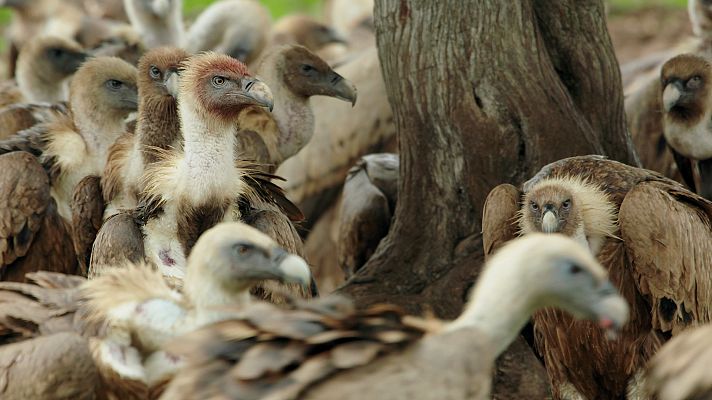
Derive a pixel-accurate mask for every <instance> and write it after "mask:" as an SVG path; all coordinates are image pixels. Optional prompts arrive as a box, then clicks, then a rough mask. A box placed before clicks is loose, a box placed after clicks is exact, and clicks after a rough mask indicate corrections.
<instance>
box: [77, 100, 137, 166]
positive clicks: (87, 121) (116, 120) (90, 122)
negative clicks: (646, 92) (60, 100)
mask: <svg viewBox="0 0 712 400" xmlns="http://www.w3.org/2000/svg"><path fill="white" fill-rule="evenodd" d="M72 114H73V116H74V123H75V124H76V125H77V128H78V129H79V134H80V135H81V136H82V139H84V143H86V146H87V151H88V153H89V154H92V155H93V156H94V157H96V158H97V160H98V161H99V162H100V164H101V165H103V164H104V163H106V157H107V154H108V152H109V147H110V146H111V145H112V144H114V142H115V141H116V139H118V138H119V136H121V134H122V133H123V132H124V131H125V129H126V125H125V119H126V117H127V115H128V112H126V111H124V110H116V109H113V108H110V107H102V106H101V105H99V102H97V101H96V100H92V99H91V98H84V99H82V100H81V101H74V102H72ZM102 168H103V167H102Z"/></svg>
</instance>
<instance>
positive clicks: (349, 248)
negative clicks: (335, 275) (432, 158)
mask: <svg viewBox="0 0 712 400" xmlns="http://www.w3.org/2000/svg"><path fill="white" fill-rule="evenodd" d="M398 165H399V160H398V156H397V155H395V154H390V153H382V154H370V155H368V156H365V157H363V158H361V160H359V162H358V163H356V165H355V166H354V167H353V168H351V170H350V171H349V175H348V176H347V177H346V183H344V189H343V191H342V194H341V204H340V208H339V218H340V220H339V238H338V241H337V243H338V264H339V266H340V267H341V270H342V271H343V272H344V275H345V276H346V278H347V279H348V278H350V277H351V276H352V275H353V274H355V273H356V271H358V269H359V268H361V267H362V266H363V265H364V264H365V263H366V261H368V259H369V258H371V256H372V255H373V253H374V252H375V251H376V247H378V244H379V243H380V242H381V239H382V238H383V237H385V236H386V234H387V233H388V229H389V228H390V226H391V217H392V216H393V212H394V211H395V206H396V201H397V199H398ZM330 267H331V268H333V267H334V266H333V265H332V266H330Z"/></svg>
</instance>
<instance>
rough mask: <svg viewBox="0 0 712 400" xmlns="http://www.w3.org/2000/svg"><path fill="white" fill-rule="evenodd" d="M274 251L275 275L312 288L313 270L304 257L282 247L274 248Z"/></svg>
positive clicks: (283, 280)
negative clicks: (288, 251)
mask: <svg viewBox="0 0 712 400" xmlns="http://www.w3.org/2000/svg"><path fill="white" fill-rule="evenodd" d="M273 253H274V254H273V255H272V265H273V266H274V268H275V272H274V275H275V276H276V277H277V279H278V280H280V281H282V282H285V283H297V284H300V285H302V286H303V287H304V288H306V289H307V290H312V281H313V278H312V274H311V270H310V269H309V266H308V265H307V263H306V261H304V259H303V258H301V257H299V256H297V255H294V254H290V253H287V252H286V251H285V250H284V249H281V248H278V249H276V250H274V251H273Z"/></svg>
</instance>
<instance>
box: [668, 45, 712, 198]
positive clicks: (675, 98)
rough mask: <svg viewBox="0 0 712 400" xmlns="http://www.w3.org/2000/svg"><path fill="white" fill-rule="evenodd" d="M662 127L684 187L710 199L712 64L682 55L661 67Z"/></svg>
mask: <svg viewBox="0 0 712 400" xmlns="http://www.w3.org/2000/svg"><path fill="white" fill-rule="evenodd" d="M660 80H661V85H660V86H661V88H662V92H661V95H660V96H661V100H660V103H661V104H662V110H661V112H662V125H663V134H664V135H665V141H666V142H667V144H668V146H669V147H670V150H671V151H672V154H673V156H674V158H675V162H676V163H677V167H678V169H679V170H680V173H681V174H682V177H683V178H684V180H685V183H687V185H688V186H689V187H690V188H692V190H693V191H696V192H697V193H699V194H701V195H702V196H704V197H705V198H707V199H712V86H711V85H710V84H711V82H712V64H710V61H708V60H707V59H705V58H703V57H699V56H696V55H693V54H682V55H679V56H677V57H674V58H672V59H670V60H668V61H667V62H666V63H665V65H663V70H662V73H661V76H660Z"/></svg>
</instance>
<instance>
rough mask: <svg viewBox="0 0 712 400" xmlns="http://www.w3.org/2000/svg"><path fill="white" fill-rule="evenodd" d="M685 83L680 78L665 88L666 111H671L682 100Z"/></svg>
mask: <svg viewBox="0 0 712 400" xmlns="http://www.w3.org/2000/svg"><path fill="white" fill-rule="evenodd" d="M683 90H684V88H683V85H682V82H681V81H679V80H674V81H671V82H670V83H668V85H667V86H665V89H664V90H663V107H664V109H665V112H669V111H670V110H671V109H672V108H673V107H675V105H676V104H677V103H678V102H679V101H680V98H681V97H682V95H683Z"/></svg>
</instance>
